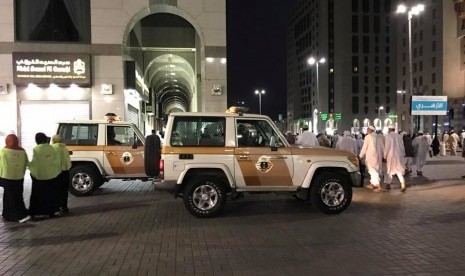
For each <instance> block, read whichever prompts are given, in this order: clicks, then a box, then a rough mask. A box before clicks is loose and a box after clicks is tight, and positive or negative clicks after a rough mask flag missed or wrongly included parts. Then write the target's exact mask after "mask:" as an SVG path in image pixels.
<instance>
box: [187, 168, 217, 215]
mask: <svg viewBox="0 0 465 276" xmlns="http://www.w3.org/2000/svg"><path fill="white" fill-rule="evenodd" d="M183 200H184V205H185V206H186V208H187V210H189V212H190V213H191V214H192V215H194V216H196V217H199V218H206V217H213V216H216V215H218V214H219V213H220V212H221V210H222V209H223V207H224V205H225V204H226V192H225V189H224V186H223V183H222V182H221V181H219V180H217V179H212V177H198V178H193V179H192V180H191V181H189V183H187V185H186V188H185V190H184V194H183Z"/></svg>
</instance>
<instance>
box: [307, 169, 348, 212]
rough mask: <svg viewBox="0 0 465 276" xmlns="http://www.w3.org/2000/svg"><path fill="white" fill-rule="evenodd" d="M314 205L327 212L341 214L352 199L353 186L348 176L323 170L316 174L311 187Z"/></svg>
mask: <svg viewBox="0 0 465 276" xmlns="http://www.w3.org/2000/svg"><path fill="white" fill-rule="evenodd" d="M310 198H311V201H312V205H313V207H315V208H316V209H318V210H320V211H321V212H323V213H325V214H339V213H341V212H342V211H344V210H345V209H347V207H349V205H350V203H351V201H352V187H351V185H350V183H349V181H347V179H346V177H344V176H343V175H340V174H338V173H333V172H323V173H320V174H318V175H317V176H316V179H315V180H314V181H313V183H312V187H311V189H310Z"/></svg>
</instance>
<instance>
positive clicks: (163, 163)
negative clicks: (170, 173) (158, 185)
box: [158, 159, 165, 180]
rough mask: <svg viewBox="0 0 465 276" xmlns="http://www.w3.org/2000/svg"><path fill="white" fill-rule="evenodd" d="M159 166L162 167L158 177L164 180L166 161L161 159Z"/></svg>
mask: <svg viewBox="0 0 465 276" xmlns="http://www.w3.org/2000/svg"><path fill="white" fill-rule="evenodd" d="M158 168H159V169H160V172H159V174H158V179H159V180H163V179H164V178H165V171H164V170H165V161H164V160H163V159H160V163H158Z"/></svg>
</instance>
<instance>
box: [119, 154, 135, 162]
mask: <svg viewBox="0 0 465 276" xmlns="http://www.w3.org/2000/svg"><path fill="white" fill-rule="evenodd" d="M120 160H121V163H123V164H125V165H129V164H131V163H132V161H134V157H132V155H131V153H130V152H125V153H123V155H122V156H121V159H120Z"/></svg>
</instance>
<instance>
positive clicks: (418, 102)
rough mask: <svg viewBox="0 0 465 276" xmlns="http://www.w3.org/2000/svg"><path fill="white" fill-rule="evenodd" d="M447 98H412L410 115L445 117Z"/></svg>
mask: <svg viewBox="0 0 465 276" xmlns="http://www.w3.org/2000/svg"><path fill="white" fill-rule="evenodd" d="M446 114H447V96H413V97H412V115H446Z"/></svg>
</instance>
